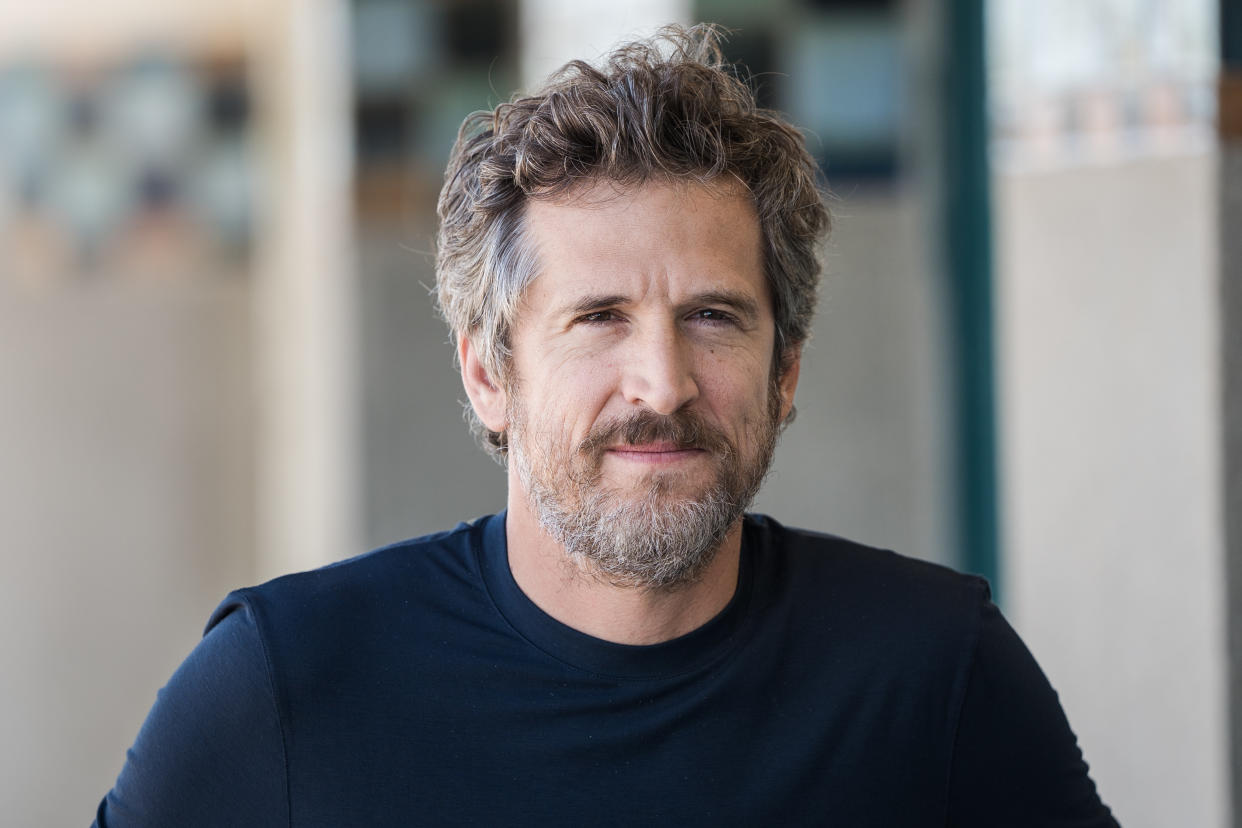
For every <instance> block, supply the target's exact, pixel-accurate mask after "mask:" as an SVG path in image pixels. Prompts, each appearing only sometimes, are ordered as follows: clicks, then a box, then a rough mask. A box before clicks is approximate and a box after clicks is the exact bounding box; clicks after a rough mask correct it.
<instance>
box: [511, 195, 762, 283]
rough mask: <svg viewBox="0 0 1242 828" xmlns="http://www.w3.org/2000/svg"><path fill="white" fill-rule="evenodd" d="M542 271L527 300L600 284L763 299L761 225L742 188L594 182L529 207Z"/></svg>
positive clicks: (529, 233)
mask: <svg viewBox="0 0 1242 828" xmlns="http://www.w3.org/2000/svg"><path fill="white" fill-rule="evenodd" d="M526 233H527V236H528V240H529V242H530V243H531V244H532V245H533V246H534V247H535V250H536V255H537V258H538V262H539V275H538V277H537V278H536V279H535V282H534V284H533V285H531V288H530V290H529V291H528V295H527V299H528V303H529V304H532V305H541V304H543V303H544V302H547V301H550V300H552V299H554V298H556V297H561V296H564V295H565V294H572V293H578V292H590V291H599V290H601V289H604V288H608V289H610V290H617V291H621V292H632V291H635V290H638V291H640V292H642V293H647V292H649V291H651V290H655V291H657V292H660V293H665V294H668V295H669V296H674V295H677V294H681V293H688V292H695V291H698V292H702V291H704V290H710V289H716V288H721V287H728V288H730V289H733V290H746V291H747V292H750V293H752V294H753V295H754V298H755V299H756V301H757V302H761V303H762V304H764V305H766V304H767V299H766V296H767V291H766V282H765V280H764V277H763V257H762V249H761V231H760V227H759V218H758V214H757V213H756V211H755V207H754V204H753V202H752V200H751V198H750V196H749V193H747V192H746V191H745V190H744V189H743V188H742V186H741V185H740V184H736V183H723V182H722V183H720V184H713V185H709V186H704V185H702V184H697V183H679V182H649V183H645V184H641V185H638V186H634V187H629V188H620V187H619V186H618V185H616V184H614V183H613V182H595V183H592V184H590V185H587V186H584V187H582V188H579V189H577V190H575V191H573V192H572V193H571V194H570V195H568V196H566V197H561V198H558V199H557V200H555V201H546V200H535V201H531V202H530V203H528V204H527V212H526Z"/></svg>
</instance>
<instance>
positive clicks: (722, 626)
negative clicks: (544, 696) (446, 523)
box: [471, 511, 755, 679]
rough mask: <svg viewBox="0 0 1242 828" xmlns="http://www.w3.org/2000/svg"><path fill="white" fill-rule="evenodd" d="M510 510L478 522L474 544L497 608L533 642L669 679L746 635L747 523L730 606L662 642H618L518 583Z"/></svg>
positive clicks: (570, 658)
mask: <svg viewBox="0 0 1242 828" xmlns="http://www.w3.org/2000/svg"><path fill="white" fill-rule="evenodd" d="M506 514H507V511H502V512H500V513H499V514H495V515H492V516H491V517H488V518H485V519H483V520H482V521H479V522H478V523H476V524H475V529H474V531H473V532H472V533H471V544H472V546H473V547H474V553H475V558H476V560H477V562H478V566H479V570H480V572H481V573H482V576H483V582H484V585H485V587H486V589H487V592H488V594H489V595H490V597H491V599H492V603H493V604H495V606H496V609H497V610H498V611H499V612H500V614H501V615H502V616H503V617H504V619H505V620H506V621H507V622H508V623H509V625H510V626H511V627H513V629H514V630H515V631H516V632H517V633H518V635H520V636H521V637H522V638H524V639H526V641H528V642H529V643H530V644H531V645H532V646H534V647H536V648H538V649H539V650H542V651H543V652H544V653H546V654H547V655H549V656H551V657H552V658H555V659H557V660H558V661H561V662H563V663H566V664H569V665H571V666H573V667H577V668H578V669H581V670H584V671H586V672H589V673H595V674H599V675H605V676H612V677H617V678H632V679H645V678H667V677H669V676H675V675H680V674H685V673H690V672H693V671H695V670H698V669H701V668H703V667H705V666H707V665H709V664H712V663H713V662H715V661H717V660H718V659H720V658H722V657H724V656H725V655H726V654H727V653H728V652H729V651H730V650H732V649H733V648H734V647H735V646H736V645H737V643H738V642H739V641H740V640H741V639H742V637H743V632H744V628H745V626H746V621H747V619H748V617H749V615H750V613H749V608H750V605H751V593H752V590H753V583H754V563H755V562H754V552H753V549H752V546H753V541H752V539H751V538H750V535H751V532H750V531H749V527H748V526H747V524H748V523H749V521H744V522H743V529H742V548H741V554H740V557H739V561H738V577H737V588H736V589H735V590H734V593H733V597H732V598H731V599H729V603H728V604H726V605H725V607H724V609H722V610H721V611H720V612H718V613H717V614H716V615H715V616H713V617H712V618H711V619H710V620H708V621H707V622H706V623H705V624H703V625H702V626H700V627H697V628H696V629H693V630H691V631H690V632H688V633H686V634H685V635H681V636H678V637H677V638H673V639H670V640H668V641H663V642H660V643H658V644H618V643H616V642H612V641H605V640H604V639H602V638H596V637H595V636H592V635H588V634H586V633H584V632H580V631H578V630H575V629H574V628H573V627H570V626H569V625H567V624H564V623H562V622H560V621H558V620H556V619H555V618H553V617H552V616H550V615H548V614H547V613H546V612H544V611H543V610H542V609H540V608H539V606H538V605H537V604H535V602H534V601H532V600H531V599H530V598H529V597H528V596H527V595H526V593H525V592H523V591H522V588H521V587H520V586H518V584H517V581H516V580H515V579H514V577H513V572H512V570H511V569H510V568H509V547H508V540H507V536H506V534H505V517H506Z"/></svg>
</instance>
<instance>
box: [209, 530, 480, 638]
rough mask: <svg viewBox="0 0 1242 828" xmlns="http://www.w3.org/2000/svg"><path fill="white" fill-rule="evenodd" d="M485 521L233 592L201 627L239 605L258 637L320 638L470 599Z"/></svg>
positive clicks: (476, 586)
mask: <svg viewBox="0 0 1242 828" xmlns="http://www.w3.org/2000/svg"><path fill="white" fill-rule="evenodd" d="M489 519H490V518H480V519H478V520H477V521H474V522H472V523H469V524H467V523H462V524H460V525H458V526H457V527H456V528H455V529H452V530H449V531H445V532H438V533H435V534H431V535H424V536H422V537H418V538H412V539H410V540H406V541H401V542H399V543H394V544H391V545H388V546H384V547H381V548H379V549H375V550H373V551H371V552H367V553H365V554H362V555H358V556H355V557H353V558H348V559H346V560H342V561H337V562H335V563H332V564H328V565H327V566H323V567H320V568H318V569H313V570H309V571H306V572H297V573H293V574H290V575H284V576H281V577H279V578H275V579H273V580H270V581H267V582H266V583H263V584H260V585H258V586H253V587H248V588H245V589H239V590H235V591H234V592H231V593H230V594H229V595H228V596H227V597H226V598H225V599H224V601H222V602H221V603H220V605H219V606H218V607H217V608H216V610H215V612H214V613H212V616H211V619H210V620H209V621H208V624H207V629H208V630H210V629H211V628H212V627H213V626H214V625H216V624H217V623H219V622H220V621H221V620H222V619H223V618H225V617H226V616H228V615H230V614H232V613H234V612H237V611H239V610H240V611H242V612H243V614H245V615H247V616H248V617H249V620H250V622H251V623H253V624H254V625H256V626H257V627H258V628H259V632H260V635H261V636H262V637H263V638H264V639H273V638H280V637H281V636H282V635H285V634H290V631H295V632H294V633H292V634H294V635H296V636H297V637H298V638H303V639H304V640H319V641H321V642H322V641H330V640H332V639H333V638H334V637H335V634H337V633H339V631H341V630H342V629H352V630H354V631H355V632H359V631H361V630H364V629H365V628H367V627H368V626H369V625H383V624H385V623H386V622H387V621H388V620H390V619H391V618H392V617H393V613H394V612H396V611H400V610H402V609H404V610H405V611H406V612H407V613H412V614H414V615H417V614H419V613H420V612H426V611H428V610H429V609H430V608H432V607H433V606H436V605H446V604H447V605H451V604H454V603H460V602H461V601H463V600H469V597H470V595H471V594H472V593H476V592H478V591H479V579H478V577H477V566H478V564H477V560H476V556H475V554H474V551H475V549H476V546H477V545H478V544H480V543H482V532H481V527H482V526H483V525H484V524H486V522H487V521H488V520H489Z"/></svg>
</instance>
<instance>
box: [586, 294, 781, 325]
mask: <svg viewBox="0 0 1242 828" xmlns="http://www.w3.org/2000/svg"><path fill="white" fill-rule="evenodd" d="M629 301H630V298H629V297H628V296H626V295H625V294H623V293H591V294H587V295H586V296H583V297H581V298H579V299H577V300H576V301H574V302H573V303H572V304H569V305H566V306H565V307H564V309H563V311H562V312H563V313H566V314H569V315H572V316H579V315H581V314H584V313H590V312H592V311H597V310H602V309H604V308H611V307H616V306H618V305H625V304H627V303H629ZM682 304H683V305H724V306H725V307H727V308H730V309H731V310H733V311H734V312H736V313H737V314H738V315H739V316H743V317H745V318H747V319H749V320H754V319H757V318H758V317H759V303H758V302H756V301H755V299H754V298H753V297H751V296H749V295H748V294H746V293H742V292H740V291H731V290H709V291H706V292H704V293H696V294H695V295H694V296H692V297H690V299H688V300H687V301H686V302H683V303H682Z"/></svg>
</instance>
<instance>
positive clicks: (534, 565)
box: [505, 476, 742, 644]
mask: <svg viewBox="0 0 1242 828" xmlns="http://www.w3.org/2000/svg"><path fill="white" fill-rule="evenodd" d="M508 509H509V511H508V516H507V519H506V521H505V535H506V540H507V542H508V546H509V569H510V570H511V571H512V573H513V578H514V580H515V581H517V585H518V586H519V587H520V588H521V590H522V592H524V593H525V594H526V597H528V598H530V600H532V601H534V602H535V605H536V606H538V607H539V608H540V609H541V610H543V611H544V612H546V613H547V614H548V615H550V616H552V617H553V618H555V619H556V620H557V621H560V622H561V623H562V624H565V625H567V626H569V627H573V628H574V629H575V630H578V631H579V632H583V633H586V634H587V635H590V636H594V637H595V638H601V639H603V640H605V641H612V642H615V643H618V644H658V643H660V642H662V641H669V640H671V639H674V638H677V637H678V636H681V635H685V634H686V633H688V632H691V631H693V630H695V629H697V628H699V627H701V626H702V625H703V624H706V623H707V622H708V621H710V620H711V619H712V618H713V617H715V616H716V615H717V614H718V613H719V612H720V611H721V610H723V609H724V608H725V605H726V604H728V603H729V601H730V599H732V598H733V593H734V592H735V591H736V589H737V576H738V566H739V561H740V559H741V549H742V524H741V521H740V520H739V521H738V522H737V524H735V525H734V526H733V528H732V529H730V530H729V534H728V535H726V536H725V539H724V541H723V542H722V543H721V546H720V548H719V549H718V550H717V551H716V554H715V556H714V557H713V558H712V561H711V563H710V564H709V565H708V567H707V569H706V570H705V571H704V573H703V575H702V577H700V578H699V579H698V580H696V581H694V582H693V583H690V584H687V585H684V586H679V587H677V588H676V589H669V590H663V589H646V588H640V587H628V586H618V585H615V584H611V583H608V582H606V581H604V580H602V579H600V578H597V577H594V576H593V575H592V574H591V573H589V572H584V571H583V570H582V569H581V568H579V567H578V566H577V565H576V564H575V563H574V562H573V561H571V560H570V558H569V556H568V554H567V553H566V551H565V549H564V547H562V546H561V545H560V544H559V543H557V542H556V541H555V540H553V539H552V538H551V537H550V536H549V535H548V534H547V532H545V531H544V530H543V527H542V526H540V525H539V520H538V518H537V517H536V516H535V514H534V513H533V512H532V511H531V508H530V504H529V502H528V501H527V498H526V494H525V492H524V491H523V490H522V487H521V483H520V482H519V481H518V480H516V479H515V477H514V476H511V477H510V479H509V500H508Z"/></svg>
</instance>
